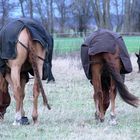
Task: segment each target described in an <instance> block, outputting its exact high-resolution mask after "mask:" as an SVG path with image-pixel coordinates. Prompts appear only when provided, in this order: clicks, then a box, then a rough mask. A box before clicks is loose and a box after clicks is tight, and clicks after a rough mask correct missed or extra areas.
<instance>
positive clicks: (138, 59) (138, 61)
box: [135, 49, 140, 72]
mask: <svg viewBox="0 0 140 140" xmlns="http://www.w3.org/2000/svg"><path fill="white" fill-rule="evenodd" d="M135 55H136V57H137V63H138V67H139V71H138V72H140V49H139V54H137V53H135Z"/></svg>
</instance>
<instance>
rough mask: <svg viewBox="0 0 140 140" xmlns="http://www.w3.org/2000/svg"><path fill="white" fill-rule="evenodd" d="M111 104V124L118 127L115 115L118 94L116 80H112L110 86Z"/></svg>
mask: <svg viewBox="0 0 140 140" xmlns="http://www.w3.org/2000/svg"><path fill="white" fill-rule="evenodd" d="M109 93H110V102H111V113H110V117H111V120H110V124H112V125H116V124H117V122H116V114H115V98H116V94H117V90H116V86H115V82H114V80H113V79H112V78H111V85H110V90H109Z"/></svg>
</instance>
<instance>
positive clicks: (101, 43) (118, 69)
mask: <svg viewBox="0 0 140 140" xmlns="http://www.w3.org/2000/svg"><path fill="white" fill-rule="evenodd" d="M81 60H82V65H83V68H84V71H85V74H86V76H87V78H88V79H89V80H90V81H91V84H92V85H93V88H94V94H93V99H94V102H95V108H96V111H95V119H96V120H97V121H98V122H103V121H104V119H105V113H106V111H107V109H108V107H109V105H110V104H111V113H110V115H111V119H110V123H111V124H113V125H115V124H117V121H116V112H115V98H116V95H117V91H118V93H119V95H120V97H121V98H122V99H123V101H125V102H126V103H128V104H130V105H132V106H134V107H138V106H139V103H140V100H139V98H138V97H136V96H134V95H133V94H131V93H130V92H129V91H128V88H127V87H126V85H125V84H124V79H123V77H124V75H125V74H126V73H130V72H131V71H132V65H131V61H130V59H129V54H128V52H127V49H126V46H125V44H124V41H123V39H122V37H121V36H120V35H118V34H116V33H114V32H111V31H109V30H105V29H99V30H97V31H96V32H94V33H93V34H92V35H90V36H89V37H88V38H87V39H86V40H85V42H84V43H83V44H82V46H81ZM121 74H122V76H121Z"/></svg>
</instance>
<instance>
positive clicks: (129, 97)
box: [105, 62, 140, 107]
mask: <svg viewBox="0 0 140 140" xmlns="http://www.w3.org/2000/svg"><path fill="white" fill-rule="evenodd" d="M105 67H106V69H107V70H108V72H109V73H110V74H111V76H112V78H113V79H114V81H115V84H116V87H117V89H118V91H119V94H120V96H121V98H122V99H123V100H124V101H125V102H126V103H128V104H130V105H132V106H134V107H138V106H139V105H140V100H139V98H138V97H136V96H134V95H133V94H131V93H129V91H128V89H127V87H126V86H125V84H124V82H123V79H122V77H121V75H120V73H119V72H118V71H117V70H116V69H115V68H114V66H113V65H112V64H111V63H109V62H106V64H105Z"/></svg>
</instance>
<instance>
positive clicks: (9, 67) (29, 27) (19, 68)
mask: <svg viewBox="0 0 140 140" xmlns="http://www.w3.org/2000/svg"><path fill="white" fill-rule="evenodd" d="M50 40H52V39H51V38H50V36H49V34H48V33H47V32H46V30H45V29H44V27H43V26H42V25H41V24H40V23H39V22H37V21H35V20H32V19H27V18H21V19H17V20H14V21H12V22H10V23H9V24H7V25H6V26H4V27H3V28H2V30H1V31H0V46H1V48H0V51H1V53H0V62H1V63H0V83H2V84H3V85H4V86H2V84H0V85H1V86H0V97H1V98H0V112H1V118H2V119H3V118H4V114H5V112H6V108H7V107H8V106H9V104H10V95H9V92H8V85H10V86H11V88H12V90H13V93H14V98H15V101H16V113H15V120H14V123H13V125H26V124H29V121H28V118H27V117H26V116H25V111H24V108H23V100H24V97H25V85H26V84H27V82H28V81H29V73H30V74H31V75H34V84H33V112H32V119H33V122H34V124H37V123H38V96H39V93H40V92H41V94H42V97H43V103H44V105H45V106H47V108H48V109H49V110H50V109H51V108H50V105H49V103H48V99H47V96H46V94H45V92H44V88H43V85H42V82H41V79H46V75H45V78H44V72H45V70H48V69H46V68H48V66H49V72H51V66H50V64H51V62H50V61H48V60H47V61H45V59H46V58H48V54H50V55H52V52H49V50H50V47H52V46H51V45H50ZM52 41H53V40H52ZM51 58H52V57H51ZM45 62H47V63H48V65H47V67H46V66H45V65H44V63H45ZM47 74H48V72H47ZM47 76H48V75H47ZM51 76H52V77H51V78H52V80H55V79H54V77H53V75H52V73H51ZM49 80H51V79H49ZM1 108H2V109H1Z"/></svg>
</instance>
